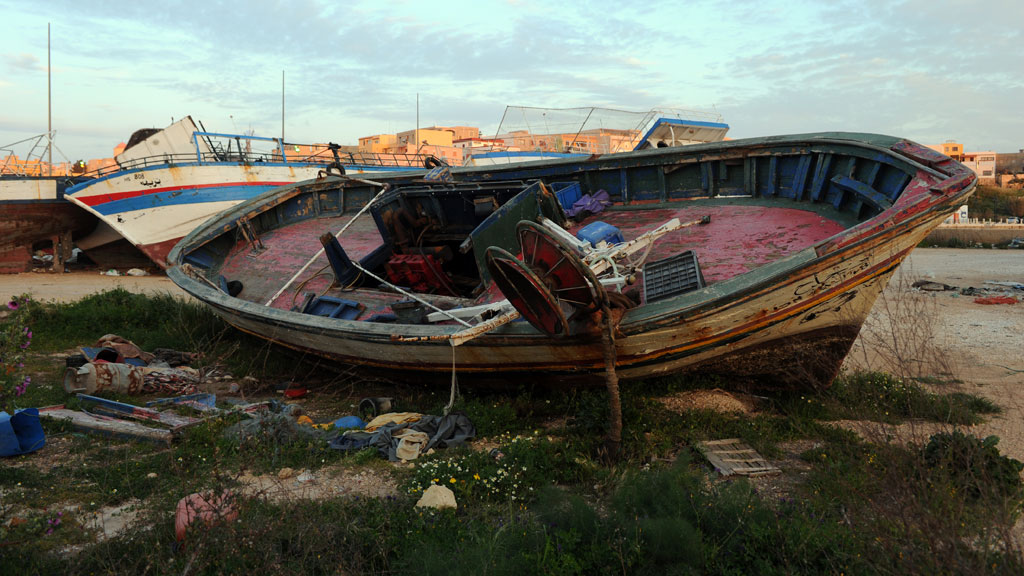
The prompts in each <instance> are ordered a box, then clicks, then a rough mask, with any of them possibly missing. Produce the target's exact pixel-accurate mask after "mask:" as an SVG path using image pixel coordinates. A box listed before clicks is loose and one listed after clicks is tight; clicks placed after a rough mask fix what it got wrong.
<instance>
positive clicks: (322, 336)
mask: <svg viewBox="0 0 1024 576" xmlns="http://www.w3.org/2000/svg"><path fill="white" fill-rule="evenodd" d="M438 172H440V173H441V174H437V173H438ZM975 184H976V177H975V176H974V174H973V173H972V172H970V171H969V170H967V169H966V168H965V167H964V166H963V165H961V164H959V163H958V162H956V161H954V160H952V159H950V158H948V157H946V156H944V155H942V154H940V153H938V152H935V151H933V150H930V149H928V148H925V147H922V146H920V145H918V144H915V143H913V142H910V141H907V140H903V139H899V138H894V137H889V136H882V135H873V134H853V133H818V134H805V135H793V136H779V137H769V138H756V139H747V140H733V141H727V142H718V143H710V144H701V145H694V146H689V147H681V148H660V149H650V150H643V151H637V152H629V153H623V154H611V155H605V156H600V157H592V158H590V159H587V160H585V161H579V160H573V159H569V160H558V161H549V162H534V163H526V164H520V165H514V166H509V167H503V168H456V169H451V170H450V171H448V170H447V169H438V170H435V171H432V172H431V174H428V175H427V176H426V177H424V176H423V175H412V174H406V175H395V176H392V177H389V178H381V179H380V180H378V181H367V180H359V179H354V178H348V179H346V178H333V177H328V178H321V179H318V180H314V181H309V182H305V183H301V184H297V185H293V186H287V187H283V188H280V189H277V190H274V191H272V192H269V193H267V194H264V195H263V196H261V197H259V198H256V199H253V200H251V201H248V202H246V203H244V204H241V205H239V206H236V207H235V208H233V209H232V210H229V211H227V212H224V213H222V214H220V215H218V216H217V217H216V218H214V219H211V220H210V221H208V222H206V223H205V224H203V225H202V226H200V227H199V228H197V229H196V230H194V231H193V232H192V233H190V234H189V235H188V236H187V237H186V238H185V239H184V240H183V241H182V242H181V243H180V244H178V245H177V246H176V247H175V248H174V250H173V251H172V252H171V254H170V257H169V258H170V259H169V262H170V263H171V265H172V266H173V267H172V268H171V269H170V270H169V271H168V275H169V276H170V278H171V279H172V280H173V281H174V282H175V283H176V284H178V285H179V286H180V287H182V288H183V289H185V290H186V291H188V292H189V293H191V294H192V295H193V296H195V297H196V298H198V299H200V300H202V301H204V302H206V303H207V304H209V305H210V306H211V307H212V308H213V309H214V310H215V311H216V313H217V314H219V315H221V316H222V317H224V318H225V319H226V320H227V321H228V322H229V323H231V324H233V325H234V326H236V327H238V328H239V329H240V330H243V331H245V332H249V333H252V334H256V335H259V336H261V337H263V338H266V339H267V340H270V341H272V342H274V343H278V344H281V345H284V346H287V347H290V348H293V349H296V350H300V351H304V352H307V353H311V354H316V355H318V356H323V357H326V358H330V359H333V360H336V361H339V362H343V363H351V364H358V365H363V366H366V367H370V368H373V369H375V370H381V371H388V372H389V373H390V372H396V371H397V372H406V373H420V374H421V375H429V374H433V375H437V376H441V377H444V378H448V377H449V376H450V374H451V373H452V371H453V370H454V371H455V372H457V374H458V375H459V377H460V378H465V377H469V376H470V375H475V376H479V377H481V378H494V377H499V378H507V377H509V376H515V375H517V374H518V375H525V374H529V375H530V378H538V377H540V376H542V375H543V376H547V377H551V378H553V379H555V380H564V379H570V378H573V377H578V376H579V377H592V376H594V375H600V374H602V373H604V372H605V371H606V360H608V359H609V358H611V360H612V361H613V362H614V367H615V370H616V371H617V373H618V376H619V377H620V378H624V379H635V378H645V377H650V376H655V375H660V374H669V373H678V372H692V371H699V372H700V373H702V374H717V375H720V376H722V377H725V378H729V379H739V380H740V381H743V382H751V383H756V384H758V385H762V386H818V385H827V384H828V383H830V382H831V380H832V378H833V377H834V376H835V374H836V373H837V371H838V367H839V365H840V363H841V362H842V359H843V358H844V356H845V355H846V354H847V352H848V351H849V348H850V346H851V345H852V343H853V341H854V338H855V337H856V336H857V334H858V332H859V330H860V326H861V324H862V323H863V321H864V319H865V317H866V315H867V314H868V312H869V310H870V309H871V306H872V304H873V303H874V301H875V299H876V297H877V296H878V294H879V293H880V292H881V290H882V289H883V288H884V286H885V284H886V282H887V281H888V279H889V277H890V276H891V275H892V273H893V271H894V270H895V269H896V267H897V266H899V264H900V262H901V261H902V260H903V259H904V257H906V256H907V254H908V253H909V252H910V251H911V250H912V249H913V248H914V247H915V246H916V245H917V244H918V243H919V242H920V241H921V240H922V239H923V238H924V237H925V236H926V235H927V234H928V232H929V231H930V230H931V229H932V228H933V227H935V226H936V225H937V224H938V223H940V222H941V221H942V220H943V219H944V218H946V216H948V215H949V214H950V213H951V212H952V211H953V210H954V209H955V208H956V207H958V206H960V205H961V204H963V202H964V200H965V199H966V197H968V196H969V195H970V194H971V193H972V191H973V190H974V187H975ZM384 185H386V187H384ZM382 190H383V191H382ZM602 190H603V191H605V192H607V194H608V196H609V200H610V202H609V204H610V205H607V207H606V208H605V209H603V210H601V211H599V212H597V213H587V212H584V213H583V214H578V215H577V217H576V219H569V218H567V217H566V212H567V211H568V212H572V210H566V208H567V207H571V206H573V205H574V204H575V205H580V204H582V202H575V201H576V200H577V197H578V196H579V195H581V194H582V195H595V194H597V193H598V192H599V191H602ZM581 200H586V198H582V199H581ZM591 200H593V198H591ZM591 207H592V208H593V209H594V210H598V209H600V207H599V206H595V205H593V204H592V205H591ZM675 219H678V220H675ZM523 221H527V222H526V223H523ZM595 222H601V223H603V224H596V225H595ZM552 223H555V224H557V225H558V226H556V225H553V224H552ZM563 228H565V229H566V230H567V231H568V232H569V233H570V234H577V235H578V234H579V233H580V232H581V230H590V232H584V233H583V236H584V237H585V238H588V239H589V240H590V242H582V241H576V240H574V239H573V238H572V237H571V236H569V235H567V234H565V233H564V232H562V229H563ZM595 228H596V229H598V232H597V234H596V235H594V233H593V230H594V229H595ZM602 230H603V231H602ZM339 231H340V233H339ZM615 232H619V233H621V235H622V237H623V238H622V239H623V240H624V241H625V243H623V244H611V242H614V241H615V240H617V238H615V236H616V234H615ZM325 233H326V234H325ZM331 233H337V234H336V235H335V234H331ZM334 238H337V239H338V240H339V242H337V243H336V242H335V241H334ZM324 250H326V254H325V253H324ZM517 315H521V316H523V317H524V318H525V319H526V320H525V321H523V320H522V319H521V320H519V321H511V320H512V319H514V318H515V317H516V316H517ZM605 319H609V320H610V321H611V323H612V325H613V327H614V342H613V347H611V348H610V349H609V347H607V346H605V345H603V344H602V342H603V340H602V331H601V326H603V325H604V322H605ZM606 352H610V353H611V354H610V355H608V354H606Z"/></svg>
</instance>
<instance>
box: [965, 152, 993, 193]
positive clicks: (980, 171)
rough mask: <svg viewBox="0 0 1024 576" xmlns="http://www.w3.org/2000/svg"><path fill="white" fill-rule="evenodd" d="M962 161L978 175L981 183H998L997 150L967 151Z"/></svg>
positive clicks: (991, 184) (988, 184) (989, 184)
mask: <svg viewBox="0 0 1024 576" xmlns="http://www.w3.org/2000/svg"><path fill="white" fill-rule="evenodd" d="M960 162H962V163H963V165H964V166H967V167H968V168H970V169H971V170H972V171H973V172H974V173H975V174H977V175H978V183H979V184H984V185H987V186H995V185H996V153H995V152H965V153H964V156H963V159H961V160H960Z"/></svg>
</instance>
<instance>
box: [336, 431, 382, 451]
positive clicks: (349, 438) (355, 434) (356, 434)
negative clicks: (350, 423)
mask: <svg viewBox="0 0 1024 576" xmlns="http://www.w3.org/2000/svg"><path fill="white" fill-rule="evenodd" d="M372 439H373V434H371V433H369V432H363V431H362V430H350V431H348V432H346V433H344V434H342V435H340V436H338V437H336V438H333V439H332V440H331V441H330V442H329V443H328V444H327V445H328V446H330V447H331V448H333V449H334V450H341V451H342V452H348V451H349V450H362V449H363V448H366V447H368V446H369V445H370V440H372Z"/></svg>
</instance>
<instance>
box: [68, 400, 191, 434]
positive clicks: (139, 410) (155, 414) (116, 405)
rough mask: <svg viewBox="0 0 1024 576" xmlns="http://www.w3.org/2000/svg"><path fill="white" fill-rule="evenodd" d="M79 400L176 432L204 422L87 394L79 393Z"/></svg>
mask: <svg viewBox="0 0 1024 576" xmlns="http://www.w3.org/2000/svg"><path fill="white" fill-rule="evenodd" d="M78 400H79V401H81V402H85V403H87V404H96V405H97V406H100V407H102V408H104V409H106V410H110V411H113V412H114V413H117V414H123V415H124V417H125V418H134V419H136V420H145V421H148V422H159V423H161V424H164V425H167V426H170V427H171V428H173V429H175V430H177V429H180V428H183V427H186V426H190V425H192V424H197V423H199V422H201V421H202V420H201V419H199V418H192V417H191V416H182V415H180V414H175V413H173V412H159V411H157V410H153V409H150V408H143V407H141V406H134V405H132V404H125V403H124V402H117V401H115V400H108V399H106V398H99V397H96V396H89V395H87V394H81V393H79V394H78Z"/></svg>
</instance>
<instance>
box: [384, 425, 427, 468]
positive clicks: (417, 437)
mask: <svg viewBox="0 0 1024 576" xmlns="http://www.w3.org/2000/svg"><path fill="white" fill-rule="evenodd" d="M391 437H392V438H398V446H395V457H396V458H398V459H399V460H401V461H402V462H408V461H410V460H415V459H417V458H419V457H420V454H422V453H423V451H424V447H425V446H426V445H427V443H428V442H429V441H430V437H429V436H427V435H426V434H425V433H423V432H416V431H414V430H409V429H408V428H406V429H405V430H399V431H397V432H395V433H393V434H392V435H391Z"/></svg>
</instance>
